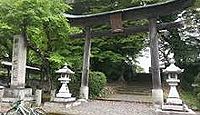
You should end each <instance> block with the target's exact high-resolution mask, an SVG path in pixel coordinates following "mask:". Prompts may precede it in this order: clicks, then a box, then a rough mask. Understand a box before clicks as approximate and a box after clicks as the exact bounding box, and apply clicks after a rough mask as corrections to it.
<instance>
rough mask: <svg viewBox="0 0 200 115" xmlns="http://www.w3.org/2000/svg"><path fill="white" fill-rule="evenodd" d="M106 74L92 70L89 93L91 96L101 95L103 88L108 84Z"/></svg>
mask: <svg viewBox="0 0 200 115" xmlns="http://www.w3.org/2000/svg"><path fill="white" fill-rule="evenodd" d="M106 82H107V81H106V76H105V74H104V73H102V72H90V78H89V94H90V97H91V98H95V97H97V96H99V94H100V92H101V90H102V89H103V88H104V87H105V86H106Z"/></svg>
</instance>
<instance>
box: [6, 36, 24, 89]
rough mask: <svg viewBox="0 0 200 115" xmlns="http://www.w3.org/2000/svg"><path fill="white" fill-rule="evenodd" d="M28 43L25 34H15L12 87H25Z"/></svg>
mask: <svg viewBox="0 0 200 115" xmlns="http://www.w3.org/2000/svg"><path fill="white" fill-rule="evenodd" d="M26 53H27V48H26V43H25V38H24V36H23V35H16V36H14V40H13V53H12V73H11V85H10V87H11V88H24V87H25V75H26Z"/></svg>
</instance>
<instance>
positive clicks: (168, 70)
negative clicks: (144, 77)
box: [163, 59, 183, 74]
mask: <svg viewBox="0 0 200 115" xmlns="http://www.w3.org/2000/svg"><path fill="white" fill-rule="evenodd" d="M163 72H165V73H178V74H179V73H181V72H183V69H180V68H179V67H177V66H176V65H175V60H174V59H172V60H171V61H170V66H168V67H167V68H166V69H164V70H163Z"/></svg>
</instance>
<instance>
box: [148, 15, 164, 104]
mask: <svg viewBox="0 0 200 115" xmlns="http://www.w3.org/2000/svg"><path fill="white" fill-rule="evenodd" d="M156 22H157V20H156V18H152V19H150V20H149V24H150V25H149V38H150V51H151V73H152V83H153V89H152V98H153V104H154V106H156V105H158V106H159V107H161V105H162V104H163V90H162V86H161V77H160V68H159V54H158V33H157V25H156Z"/></svg>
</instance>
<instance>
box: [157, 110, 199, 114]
mask: <svg viewBox="0 0 200 115" xmlns="http://www.w3.org/2000/svg"><path fill="white" fill-rule="evenodd" d="M156 115H196V113H195V112H193V111H192V110H191V111H190V112H179V111H162V110H161V109H158V110H156Z"/></svg>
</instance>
